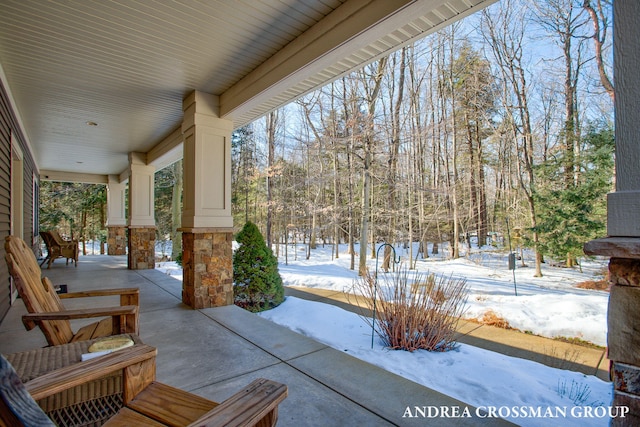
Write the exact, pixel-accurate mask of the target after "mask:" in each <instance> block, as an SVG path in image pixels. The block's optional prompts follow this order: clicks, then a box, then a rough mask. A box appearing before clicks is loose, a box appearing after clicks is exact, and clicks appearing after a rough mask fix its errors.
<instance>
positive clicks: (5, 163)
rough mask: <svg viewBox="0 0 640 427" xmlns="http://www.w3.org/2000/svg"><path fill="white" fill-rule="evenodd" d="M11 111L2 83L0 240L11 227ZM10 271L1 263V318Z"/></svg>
mask: <svg viewBox="0 0 640 427" xmlns="http://www.w3.org/2000/svg"><path fill="white" fill-rule="evenodd" d="M11 122H12V119H11V111H10V109H9V104H8V101H7V96H6V93H5V90H4V87H2V85H1V84H0V239H1V240H0V241H1V242H4V238H5V236H7V235H8V234H9V227H10V221H9V220H10V218H9V212H10V184H9V179H10V176H11V174H10V172H9V157H10V153H11V129H12V126H11ZM0 255H2V259H3V260H4V256H5V250H4V245H0ZM10 298H11V295H10V282H9V271H8V269H7V263H6V262H2V263H0V320H1V319H4V316H5V315H6V314H7V311H8V310H9V307H10V304H11V300H10Z"/></svg>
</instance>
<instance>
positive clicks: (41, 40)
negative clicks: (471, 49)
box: [0, 0, 495, 175]
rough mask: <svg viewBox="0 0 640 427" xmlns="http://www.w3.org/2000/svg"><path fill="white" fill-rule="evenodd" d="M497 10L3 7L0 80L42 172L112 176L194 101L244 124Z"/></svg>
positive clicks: (165, 4)
mask: <svg viewBox="0 0 640 427" xmlns="http://www.w3.org/2000/svg"><path fill="white" fill-rule="evenodd" d="M493 1H495V0H206V1H196V0H186V1H179V2H178V1H169V0H160V1H154V0H113V1H103V0H93V1H89V0H67V1H62V0H59V1H58V0H54V1H43V0H0V65H1V67H0V77H1V78H2V81H3V83H4V84H5V86H8V89H9V91H10V93H11V95H12V97H13V103H14V105H15V107H16V109H17V111H18V113H19V116H20V120H21V121H22V126H23V129H24V131H25V133H26V137H27V139H28V140H29V143H30V145H31V148H32V150H33V154H34V157H35V159H36V162H37V165H38V167H39V169H40V171H41V172H44V171H46V172H47V173H55V172H73V173H78V174H88V175H93V174H95V175H107V174H120V173H121V172H122V171H124V170H125V169H126V168H127V164H128V160H127V154H128V153H129V152H132V151H137V152H143V153H148V152H152V149H153V148H154V147H156V150H155V151H158V152H162V153H165V152H167V148H166V145H167V143H168V142H167V141H168V139H167V137H168V136H169V135H171V134H172V133H173V134H174V135H176V134H175V133H174V131H176V130H177V129H179V127H180V124H181V121H182V99H183V98H184V97H185V96H186V95H187V94H188V93H190V92H191V91H193V90H194V89H195V90H199V91H202V92H206V93H211V94H214V95H218V96H219V97H220V112H221V116H222V117H224V118H228V119H230V120H233V122H234V125H235V126H236V127H237V126H241V125H244V124H246V123H249V122H251V121H253V120H255V119H257V118H259V117H260V116H262V115H264V114H265V113H267V112H268V111H270V110H272V109H274V108H276V107H278V106H281V105H283V104H285V103H287V102H289V101H291V100H293V99H295V98H296V97H298V96H300V95H302V94H304V93H307V92H309V91H311V90H313V89H316V88H318V87H320V86H322V85H324V84H326V83H328V82H329V81H331V80H332V79H335V78H336V77H339V76H340V75H342V74H344V73H346V72H348V71H350V70H353V69H355V68H357V67H359V66H361V65H363V64H365V63H367V62H370V61H372V60H374V59H376V58H378V57H381V56H383V55H385V54H388V53H390V52H392V51H393V50H395V49H397V48H398V47H400V46H401V45H403V44H406V43H408V42H410V41H412V40H415V39H417V38H420V37H423V36H425V35H426V34H428V33H430V32H432V31H434V30H436V29H439V28H441V27H443V26H444V25H446V24H448V23H451V22H453V21H455V20H457V19H459V18H461V17H463V16H466V15H468V14H470V13H471V12H473V11H475V10H478V9H479V8H481V7H484V6H487V5H488V4H490V3H492V2H493ZM90 122H94V123H97V126H90V125H88V123H90ZM175 139H176V138H175V137H174V138H172V140H175ZM177 139H180V138H177ZM169 143H170V142H169ZM159 144H160V145H159ZM169 148H170V147H169ZM174 151H175V150H174ZM164 160H165V161H166V156H165V158H164Z"/></svg>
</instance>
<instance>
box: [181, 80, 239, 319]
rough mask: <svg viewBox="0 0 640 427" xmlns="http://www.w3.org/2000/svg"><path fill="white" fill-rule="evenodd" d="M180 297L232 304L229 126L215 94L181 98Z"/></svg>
mask: <svg viewBox="0 0 640 427" xmlns="http://www.w3.org/2000/svg"><path fill="white" fill-rule="evenodd" d="M183 111H184V120H183V123H182V133H183V135H184V156H183V165H184V180H183V183H184V188H183V191H184V194H183V210H182V227H183V228H181V229H180V231H182V268H183V282H182V301H183V302H184V303H185V304H187V305H189V306H191V307H193V308H206V307H216V306H221V305H230V304H233V265H232V251H231V241H232V238H233V229H232V227H233V218H232V216H231V131H232V130H233V123H232V122H231V121H229V120H223V119H220V117H219V104H218V97H216V96H214V95H210V94H206V93H201V92H193V93H191V94H190V95H189V96H187V97H186V98H185V99H184V102H183Z"/></svg>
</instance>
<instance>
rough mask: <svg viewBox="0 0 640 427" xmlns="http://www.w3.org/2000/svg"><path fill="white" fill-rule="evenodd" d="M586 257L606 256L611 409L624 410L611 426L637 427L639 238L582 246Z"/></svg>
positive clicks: (639, 400)
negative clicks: (607, 258)
mask: <svg viewBox="0 0 640 427" xmlns="http://www.w3.org/2000/svg"><path fill="white" fill-rule="evenodd" d="M584 252H585V253H586V254H587V255H604V256H609V257H611V259H610V260H609V283H610V285H611V289H610V295H609V310H608V314H607V328H608V331H607V347H608V358H609V360H611V377H612V378H611V379H612V381H613V385H614V395H613V403H612V405H613V406H626V407H628V408H629V413H628V414H626V416H625V417H624V418H621V417H620V418H613V419H612V420H611V425H612V426H632V425H633V426H638V425H640V352H639V351H638V349H640V309H639V308H640V238H633V237H628V238H621V237H617V238H613V237H611V238H604V239H597V240H592V241H591V242H588V243H587V244H585V247H584Z"/></svg>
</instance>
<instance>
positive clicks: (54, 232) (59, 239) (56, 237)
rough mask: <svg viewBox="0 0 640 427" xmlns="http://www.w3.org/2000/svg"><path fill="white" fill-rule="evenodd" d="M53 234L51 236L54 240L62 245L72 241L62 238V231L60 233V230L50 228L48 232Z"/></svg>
mask: <svg viewBox="0 0 640 427" xmlns="http://www.w3.org/2000/svg"><path fill="white" fill-rule="evenodd" d="M48 233H49V234H50V235H51V238H52V239H53V241H54V242H55V243H56V244H57V245H60V246H64V245H68V244H69V243H71V240H65V239H63V238H62V236H61V235H60V233H58V230H55V229H54V230H49V232H48Z"/></svg>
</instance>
